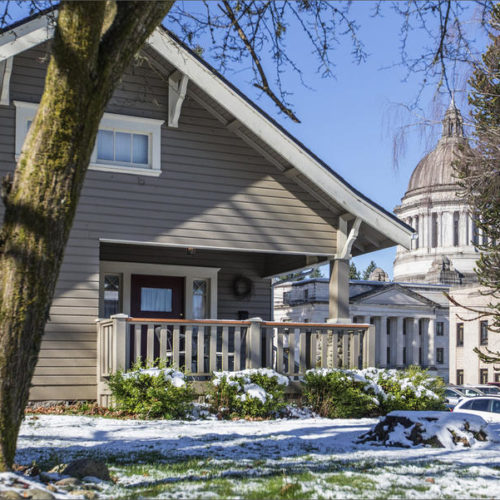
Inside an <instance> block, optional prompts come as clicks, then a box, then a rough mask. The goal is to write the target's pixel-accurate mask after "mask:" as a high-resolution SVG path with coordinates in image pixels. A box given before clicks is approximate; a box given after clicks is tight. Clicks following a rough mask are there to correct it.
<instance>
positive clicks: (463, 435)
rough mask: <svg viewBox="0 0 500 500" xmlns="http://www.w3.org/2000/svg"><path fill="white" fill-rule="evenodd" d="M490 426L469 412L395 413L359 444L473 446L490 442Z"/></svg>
mask: <svg viewBox="0 0 500 500" xmlns="http://www.w3.org/2000/svg"><path fill="white" fill-rule="evenodd" d="M487 425H488V424H487V423H486V421H485V420H484V419H483V418H481V417H480V416H478V415H473V414H467V413H450V412H444V411H443V412H441V411H393V412H391V413H389V414H388V415H386V416H385V417H381V418H380V421H379V422H378V423H377V424H376V425H375V426H374V427H373V428H372V429H371V430H370V431H368V432H367V433H366V434H363V435H362V436H360V438H359V439H358V443H367V442H371V443H373V444H375V445H383V446H398V447H403V448H411V447H413V446H430V447H433V448H448V449H453V448H456V447H472V446H475V444H476V443H477V441H487V440H488V432H487V430H486V427H487Z"/></svg>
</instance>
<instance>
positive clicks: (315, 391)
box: [304, 366, 445, 418]
mask: <svg viewBox="0 0 500 500" xmlns="http://www.w3.org/2000/svg"><path fill="white" fill-rule="evenodd" d="M304 383H305V388H304V397H305V400H306V403H307V404H308V405H310V406H311V409H312V410H313V411H315V412H316V413H319V414H320V415H321V416H324V417H329V418H357V417H371V416H378V415H385V414H387V413H389V412H391V411H393V410H426V411H429V410H444V409H445V407H444V383H443V381H442V380H441V379H440V378H435V377H430V376H429V374H428V373H427V372H426V371H425V370H423V369H421V368H419V367H417V366H411V367H409V368H408V369H406V370H384V369H377V368H367V369H365V370H340V369H316V370H309V371H308V372H307V373H306V375H305V377H304Z"/></svg>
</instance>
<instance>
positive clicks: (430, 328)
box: [427, 318, 436, 366]
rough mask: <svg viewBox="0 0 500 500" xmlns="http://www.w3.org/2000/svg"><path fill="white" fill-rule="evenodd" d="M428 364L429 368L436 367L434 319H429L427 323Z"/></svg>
mask: <svg viewBox="0 0 500 500" xmlns="http://www.w3.org/2000/svg"><path fill="white" fill-rule="evenodd" d="M427 342H428V346H429V348H428V350H427V364H428V365H429V366H435V365H436V320H435V319H434V318H429V321H428V322H427Z"/></svg>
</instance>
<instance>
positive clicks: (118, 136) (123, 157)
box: [115, 132, 132, 163]
mask: <svg viewBox="0 0 500 500" xmlns="http://www.w3.org/2000/svg"><path fill="white" fill-rule="evenodd" d="M115 160H116V161H124V162H126V163H130V162H131V160H132V135H131V134H126V133H124V132H115Z"/></svg>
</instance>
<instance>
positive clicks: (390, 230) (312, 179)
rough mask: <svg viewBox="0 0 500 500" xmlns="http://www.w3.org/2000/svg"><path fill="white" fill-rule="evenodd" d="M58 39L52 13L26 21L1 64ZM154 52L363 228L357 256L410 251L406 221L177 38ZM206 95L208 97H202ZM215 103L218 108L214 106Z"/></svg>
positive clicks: (4, 49) (161, 38)
mask: <svg viewBox="0 0 500 500" xmlns="http://www.w3.org/2000/svg"><path fill="white" fill-rule="evenodd" d="M52 35H53V25H52V23H51V20H50V18H49V13H47V12H44V13H40V15H38V16H36V17H31V18H27V19H24V20H22V21H20V22H18V23H16V24H15V25H13V26H11V27H8V28H6V29H4V30H3V31H2V32H0V64H1V62H2V61H4V60H5V59H8V58H9V57H13V56H15V55H16V54H19V53H21V52H23V51H25V50H28V49H29V48H31V47H34V46H35V45H38V44H40V43H43V42H45V41H47V40H48V39H49V38H51V37H52ZM147 43H148V44H149V46H150V47H151V48H152V49H153V50H154V51H155V52H156V53H158V54H159V55H160V56H161V57H163V58H165V59H166V60H167V61H168V62H169V63H170V64H171V65H173V66H174V67H175V68H177V69H178V70H179V71H180V72H182V73H183V74H185V75H186V76H187V77H188V78H189V79H190V80H191V81H192V82H194V84H195V87H196V88H194V89H191V88H190V92H192V96H193V97H194V98H195V99H196V98H197V100H198V101H199V102H200V101H202V102H203V103H204V104H206V105H207V106H208V107H209V108H210V110H212V111H213V113H214V114H216V115H218V116H217V117H218V118H219V119H220V120H221V121H223V122H226V126H227V127H228V128H230V129H231V130H233V131H234V132H235V133H237V135H239V136H240V137H242V138H243V139H244V140H246V141H247V142H249V143H250V144H252V145H253V146H254V147H255V148H256V149H257V150H258V151H260V152H261V153H262V154H263V155H264V156H266V158H268V159H271V160H273V159H274V160H275V161H273V163H274V164H275V165H276V166H277V168H279V169H280V170H281V171H282V172H283V173H285V174H286V175H287V176H289V177H290V178H292V179H293V180H294V181H295V182H297V183H298V184H300V185H301V186H302V187H303V188H305V189H306V190H307V191H309V192H310V193H311V194H313V195H314V196H315V197H316V198H317V199H318V200H319V201H321V202H322V203H323V204H324V205H325V206H327V207H328V208H329V209H330V210H331V211H332V212H333V213H334V214H335V215H339V216H340V215H342V216H345V217H346V218H347V219H348V220H350V221H351V222H350V225H352V223H353V222H354V219H356V218H359V219H361V221H362V222H363V224H361V228H360V230H359V235H358V238H357V240H356V242H355V243H354V246H353V248H352V254H353V255H359V254H362V253H366V252H371V251H374V250H379V249H382V248H386V247H389V246H393V245H395V244H399V245H402V246H404V247H406V248H410V245H411V235H412V233H413V229H412V228H411V227H409V226H408V225H406V224H405V223H403V222H402V221H400V220H399V219H398V218H397V217H396V216H395V215H393V214H392V213H390V212H388V211H387V210H385V209H384V208H382V207H381V206H379V205H378V204H376V203H375V202H373V201H372V200H370V199H369V198H368V197H366V196H365V195H363V194H362V193H360V192H359V191H358V190H357V189H355V188H354V187H353V186H351V185H350V184H349V183H348V182H346V181H345V180H344V179H343V178H342V177H341V176H339V175H338V174H337V173H336V172H334V171H333V170H332V169H331V168H330V167H329V166H328V165H327V164H326V163H324V162H323V161H322V160H321V159H319V158H318V157H317V156H316V155H315V154H314V153H312V152H311V151H310V150H309V149H307V148H306V147H305V146H304V145H303V144H301V143H300V142H299V141H298V140H297V139H296V138H295V137H293V136H292V135H291V134H289V133H288V132H287V131H286V130H285V129H284V128H283V127H281V126H280V125H279V124H278V123H277V122H276V121H275V120H273V119H272V118H271V117H270V116H269V115H267V114H266V113H265V112H264V111H263V110H262V109H260V108H259V107H258V106H257V105H256V104H255V103H253V102H252V101H251V100H250V99H248V98H247V97H246V96H245V95H244V94H242V93H241V92H240V91H239V90H238V89H237V88H236V87H235V86H234V85H232V84H231V83H230V82H229V81H227V80H226V79H225V78H224V77H223V76H222V75H220V74H219V73H218V72H217V71H216V70H215V69H214V68H213V67H212V66H210V65H209V64H208V63H207V62H206V61H204V60H202V59H201V58H200V57H198V55H196V54H195V53H194V52H193V51H192V50H190V49H189V48H188V47H187V46H186V45H185V44H183V43H182V42H181V41H180V40H179V39H178V38H177V37H176V36H175V35H174V34H172V33H171V32H169V31H168V30H167V29H165V28H164V27H159V28H157V29H156V30H155V31H154V33H153V34H152V35H151V37H150V38H149V39H148V42H147ZM197 89H200V90H201V91H202V92H203V94H204V96H203V99H200V96H199V95H198V97H197V96H196V92H197ZM211 103H213V104H212V105H211Z"/></svg>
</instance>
